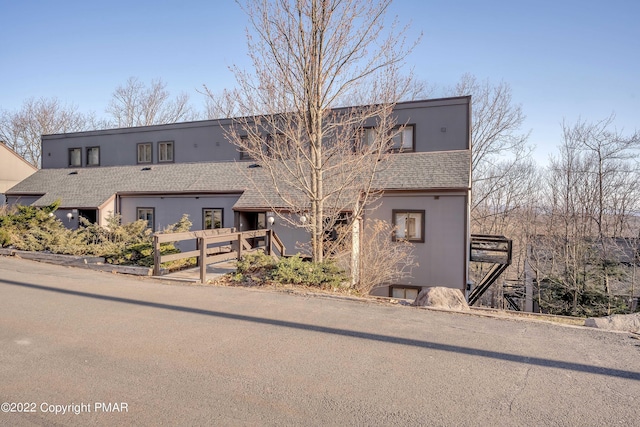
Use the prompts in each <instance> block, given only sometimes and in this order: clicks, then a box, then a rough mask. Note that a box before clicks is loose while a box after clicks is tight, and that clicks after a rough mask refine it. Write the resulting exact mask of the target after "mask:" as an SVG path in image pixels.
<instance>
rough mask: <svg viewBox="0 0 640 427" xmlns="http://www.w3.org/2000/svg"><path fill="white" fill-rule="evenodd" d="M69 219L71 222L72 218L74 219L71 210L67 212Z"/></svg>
mask: <svg viewBox="0 0 640 427" xmlns="http://www.w3.org/2000/svg"><path fill="white" fill-rule="evenodd" d="M67 219H68V220H69V222H71V220H72V219H73V214H72V213H71V212H69V213H68V214H67Z"/></svg>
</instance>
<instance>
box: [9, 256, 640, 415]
mask: <svg viewBox="0 0 640 427" xmlns="http://www.w3.org/2000/svg"><path fill="white" fill-rule="evenodd" d="M2 402H7V403H9V404H10V405H9V406H8V407H7V406H6V405H4V404H3V406H2V410H3V412H0V425H12V426H22V425H46V426H51V425H53V426H55V425H322V426H324V425H341V426H342V425H385V426H391V425H452V426H463V425H470V426H496V425H505V426H506V425H508V426H517V425H530V426H534V425H535V426H540V425H545V426H549V425H563V426H612V425H624V426H632V425H640V340H637V339H634V338H632V337H630V335H629V334H620V333H612V332H604V331H598V330H592V329H586V328H576V327H566V326H559V325H554V324H549V323H542V322H532V321H522V320H500V319H494V318H484V317H478V316H473V315H462V314H455V313H444V312H436V311H430V310H424V309H416V308H411V307H403V306H391V305H383V304H376V303H364V302H356V301H345V300H339V299H331V298H320V297H304V296H296V295H288V294H284V293H278V292H268V291H257V290H247V289H237V288H222V287H207V286H190V285H172V284H166V283H161V282H158V281H155V280H153V279H148V278H147V279H136V278H129V277H125V276H121V275H115V274H109V273H96V272H93V271H90V270H84V269H74V268H69V267H59V266H53V265H47V264H40V263H37V262H32V261H25V260H19V259H13V258H5V257H0V403H2ZM109 405H110V406H109ZM7 408H8V409H9V411H12V410H13V411H22V412H4V411H5V410H6V409H7ZM25 410H27V411H30V412H25ZM56 411H65V413H58V414H56V413H55V412H56Z"/></svg>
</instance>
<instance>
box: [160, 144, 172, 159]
mask: <svg viewBox="0 0 640 427" xmlns="http://www.w3.org/2000/svg"><path fill="white" fill-rule="evenodd" d="M158 162H173V142H171V141H168V142H159V143H158Z"/></svg>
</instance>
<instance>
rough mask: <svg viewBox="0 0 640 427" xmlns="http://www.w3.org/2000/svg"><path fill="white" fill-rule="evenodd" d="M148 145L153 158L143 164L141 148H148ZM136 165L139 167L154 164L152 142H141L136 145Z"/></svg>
mask: <svg viewBox="0 0 640 427" xmlns="http://www.w3.org/2000/svg"><path fill="white" fill-rule="evenodd" d="M146 145H148V146H149V148H151V158H150V159H149V161H148V162H141V161H140V147H141V146H146ZM136 162H137V163H136V164H138V165H147V164H149V163H153V143H152V142H139V143H137V144H136Z"/></svg>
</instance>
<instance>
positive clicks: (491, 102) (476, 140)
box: [447, 73, 531, 223]
mask: <svg viewBox="0 0 640 427" xmlns="http://www.w3.org/2000/svg"><path fill="white" fill-rule="evenodd" d="M447 93H448V94H449V95H456V96H458V95H471V102H472V107H471V136H472V144H473V145H472V148H473V149H472V160H471V171H472V179H473V190H472V199H473V201H472V207H471V217H472V219H473V220H474V222H476V223H477V222H478V221H480V222H481V221H482V220H483V219H485V218H486V215H487V212H486V211H485V210H482V209H480V207H481V206H483V205H485V204H486V199H487V198H489V197H491V195H492V194H493V193H494V192H496V191H502V192H504V191H505V190H508V186H509V185H510V184H511V183H512V182H513V180H512V176H513V175H514V174H518V169H521V168H522V167H524V168H527V167H528V166H527V163H529V160H530V153H531V147H530V146H529V145H528V144H527V140H528V136H529V135H528V133H521V130H520V129H521V127H522V125H523V123H524V120H525V118H526V116H525V115H524V113H523V111H522V107H521V106H520V105H518V104H514V103H513V99H512V92H511V86H509V84H507V83H505V82H500V83H498V84H493V83H491V82H490V81H489V80H484V81H480V80H478V79H477V78H476V77H475V76H474V75H472V74H468V73H467V74H464V75H463V76H462V77H461V78H460V81H459V82H458V83H457V84H456V86H455V87H454V88H451V89H449V90H448V91H447ZM518 185H519V184H518Z"/></svg>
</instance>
